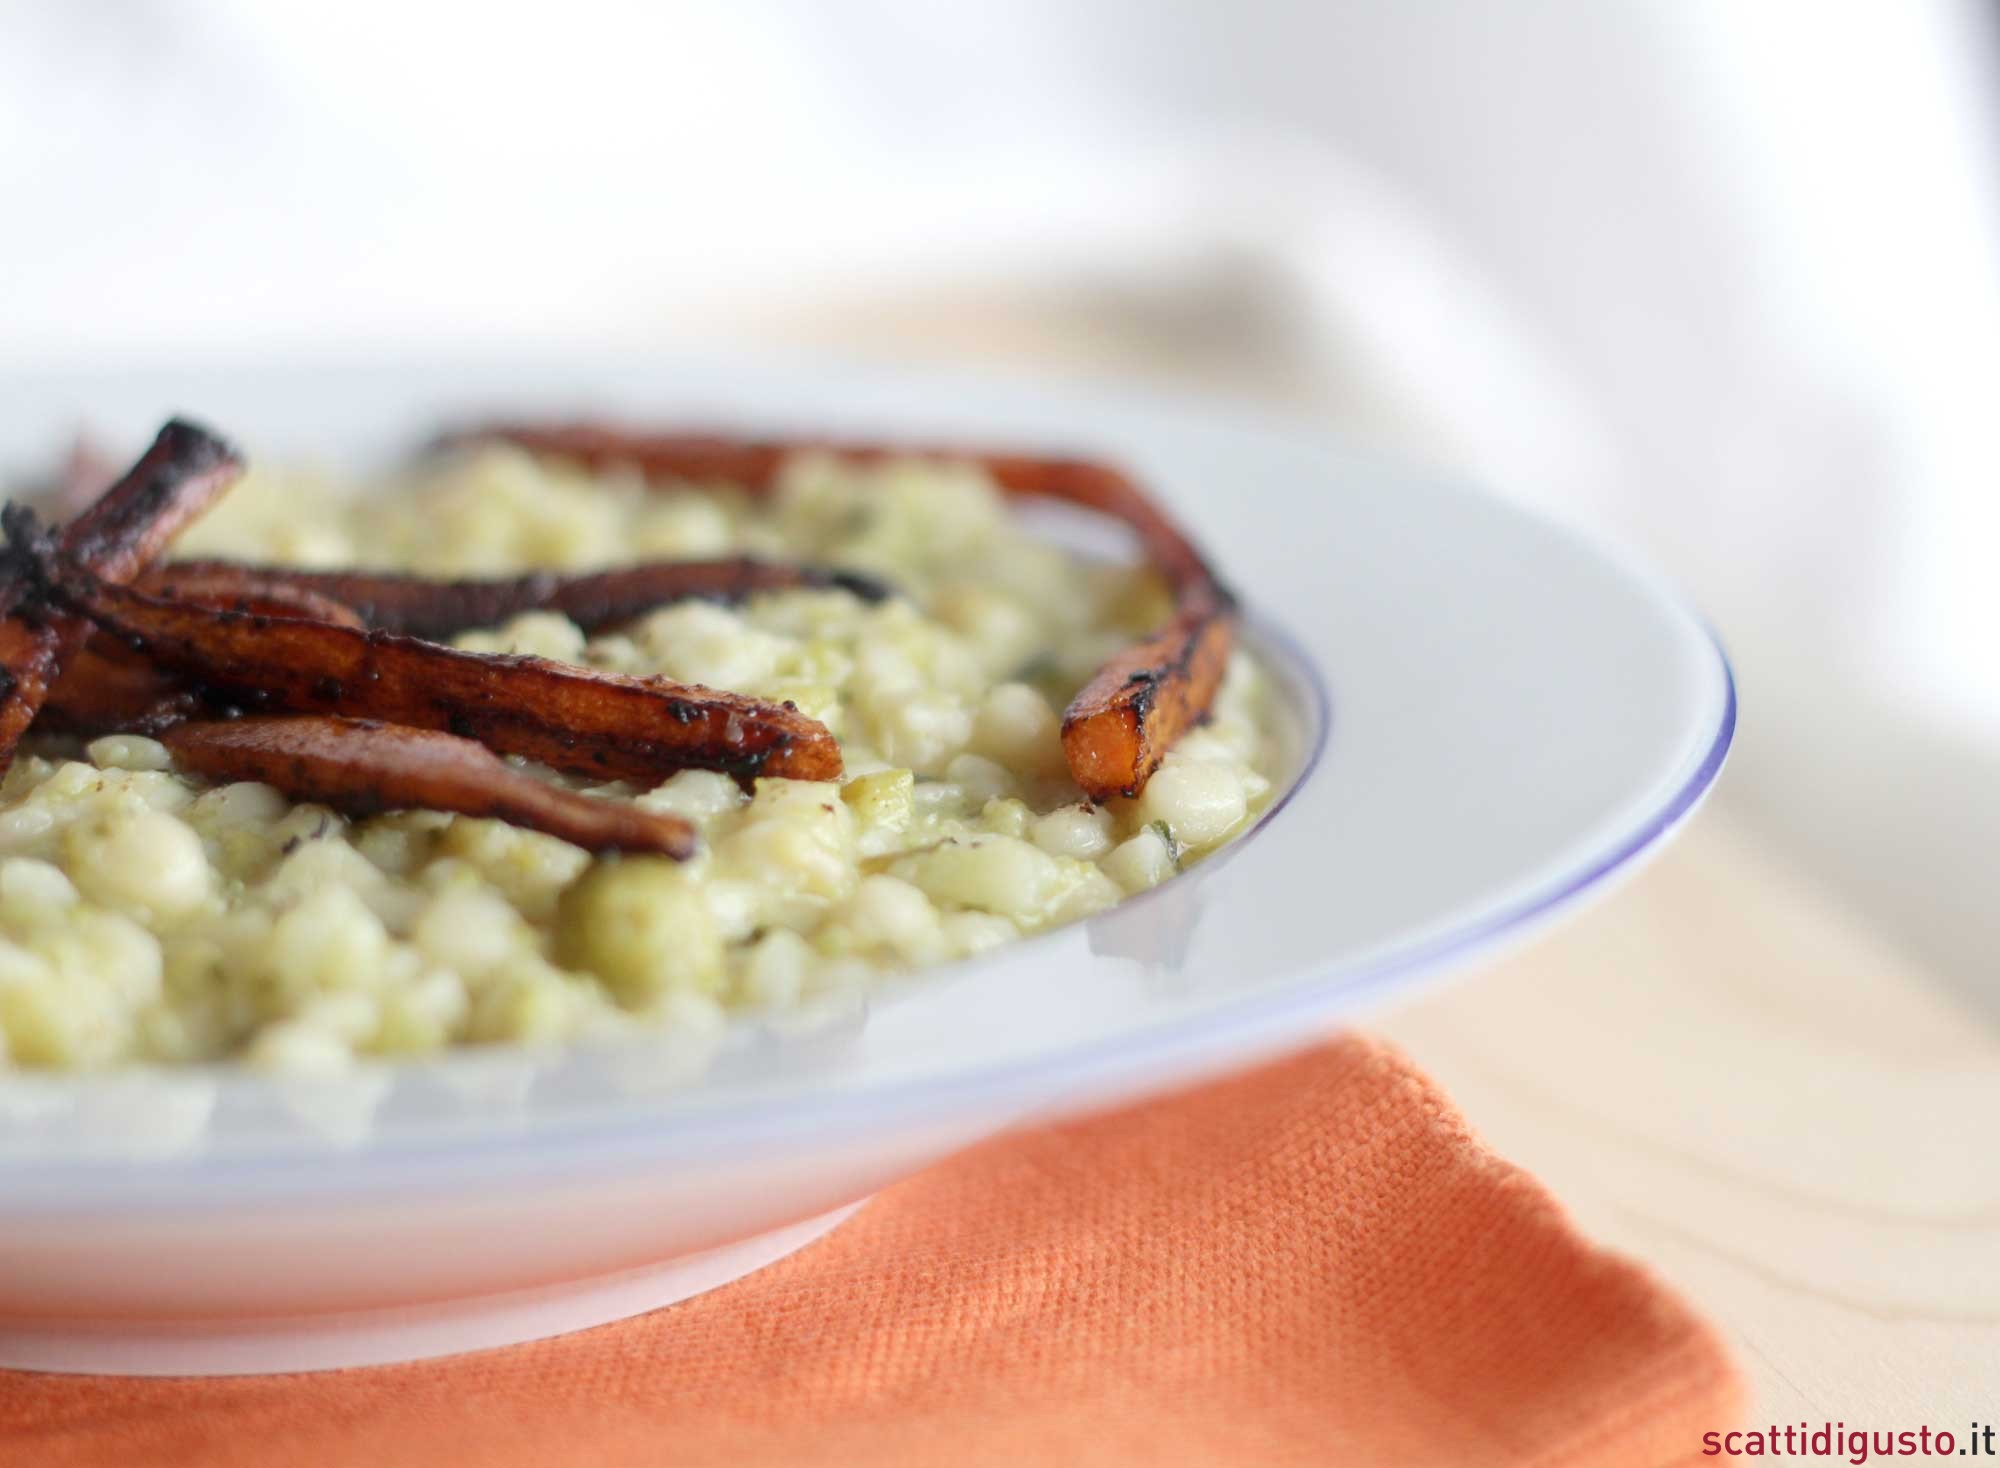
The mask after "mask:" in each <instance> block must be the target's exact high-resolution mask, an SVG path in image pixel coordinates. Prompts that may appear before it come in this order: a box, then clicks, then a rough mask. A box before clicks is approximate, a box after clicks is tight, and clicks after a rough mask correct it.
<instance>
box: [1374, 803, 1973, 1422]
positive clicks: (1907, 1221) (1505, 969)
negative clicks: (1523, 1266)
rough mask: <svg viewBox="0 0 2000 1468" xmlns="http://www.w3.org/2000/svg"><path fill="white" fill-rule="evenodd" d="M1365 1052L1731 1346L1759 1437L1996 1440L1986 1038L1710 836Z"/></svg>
mask: <svg viewBox="0 0 2000 1468" xmlns="http://www.w3.org/2000/svg"><path fill="white" fill-rule="evenodd" d="M1377 1028H1378V1029H1379V1030H1380V1031H1382V1032H1383V1033H1386V1034H1387V1035H1389V1036H1390V1037H1392V1038H1393V1039H1394V1040H1396V1041H1397V1042H1398V1043H1399V1044H1401V1045H1402V1046H1403V1047H1404V1048H1405V1049H1406V1050H1408V1051H1409V1052H1410V1054H1412V1055H1413V1056H1414V1057H1415V1058H1416V1059H1417V1060H1418V1062H1419V1063H1420V1064H1422V1065H1423V1066H1424V1067H1425V1068H1426V1069H1427V1070H1428V1071H1430V1073H1431V1074H1432V1075H1433V1076H1435V1077H1436V1078H1437V1079H1438V1080H1439V1081H1440V1082H1441V1083H1442V1084H1443V1085H1444V1086H1445V1088H1446V1089H1447V1090H1448V1091H1449V1092H1450V1093H1451V1094H1452V1096H1453V1097H1454V1098H1455V1099H1456V1100H1457V1102H1458V1104H1459V1105H1460V1107H1461V1108H1463V1110H1464V1111H1465V1113H1466V1115H1467V1116H1468V1117H1469V1118H1470V1119H1471V1121H1472V1123H1473V1125H1474V1126H1475V1127H1476V1128H1478V1129H1479V1130H1480V1131H1481V1132H1482V1133H1483V1134H1484V1135H1485V1137H1486V1138H1487V1140H1488V1141H1489V1142H1491V1144H1492V1145H1493V1146H1494V1148H1495V1149H1496V1150H1497V1151H1499V1152H1500V1153H1501V1154H1503V1155H1504V1156H1507V1157H1509V1158H1511V1159H1513V1160H1514V1161H1516V1162H1518V1163H1520V1164H1521V1165H1522V1166H1524V1167H1526V1168H1527V1169H1528V1170H1529V1171H1531V1172H1533V1173H1534V1174H1536V1175H1537V1176H1538V1177H1540V1178H1541V1179H1542V1180H1543V1181H1544V1182H1545V1183H1546V1184H1547V1185H1548V1186H1549V1187H1550V1188H1551V1189H1552V1190H1553V1191H1554V1192H1555V1194H1556V1196H1557V1197H1559V1198H1561V1199H1562V1200H1563V1201H1564V1202H1565V1203H1566V1204H1567V1205H1568V1206H1569V1207H1570V1209H1571V1210H1572V1211H1573V1212H1574V1214H1575V1215H1576V1218H1577V1220H1578V1222H1579V1223H1580V1224H1581V1225H1582V1227H1583V1228H1584V1230H1585V1231H1586V1232H1587V1233H1588V1234H1590V1235H1591V1236H1592V1237H1593V1238H1595V1239H1597V1240H1599V1241H1601V1242H1603V1243H1606V1244H1609V1245H1611V1246H1613V1247H1615V1248H1617V1249H1619V1250H1621V1251H1623V1252H1624V1253H1627V1254H1629V1255H1632V1256H1634V1257H1636V1258H1638V1259H1641V1260H1644V1261H1645V1262H1646V1263H1648V1264H1649V1265H1651V1266H1652V1267H1653V1268H1654V1269H1655V1270H1656V1271H1657V1272H1658V1273H1659V1274H1660V1275H1662V1276H1663V1277H1665V1278H1666V1279H1667V1280H1669V1281H1671V1282H1672V1283H1673V1284H1674V1285H1675V1286H1677V1287H1678V1288H1679V1289H1680V1290H1681V1291H1682V1292H1683V1293H1684V1294H1685V1295H1686V1296H1687V1297H1688V1298H1689V1299H1690V1300H1692V1301H1693V1302H1694V1303H1695V1304H1696V1305H1697V1306H1699V1307H1700V1308H1701V1309H1702V1310H1703V1311H1705V1312H1706V1313H1707V1314H1708V1315H1709V1316H1710V1317H1711V1318H1712V1319H1714V1320H1715V1321H1717V1322H1718V1323H1719V1324H1720V1325H1721V1326H1722V1327H1723V1328H1724V1330H1725V1332H1726V1334H1727V1336H1728V1337H1729V1339H1730V1340H1731V1342H1732V1343H1733V1345H1734V1347H1735V1349H1736V1352H1737V1355H1738V1359H1739V1361H1740V1363H1741V1364H1742V1366H1743V1368H1744V1370H1745V1371H1746V1373H1747V1374H1748V1376H1749V1378H1750V1380H1751V1381H1752V1383H1753V1398H1752V1401H1753V1410H1754V1412H1755V1415H1756V1419H1757V1420H1759V1421H1776V1422H1779V1423H1784V1422H1787V1421H1790V1422H1799V1421H1801V1420H1804V1421H1811V1422H1814V1423H1818V1422H1820V1421H1822V1420H1845V1421H1846V1422H1848V1423H1850V1424H1854V1425H1857V1426H1859V1425H1864V1424H1865V1425H1872V1426H1877V1427H1881V1428H1885V1429H1886V1428H1897V1429H1900V1428H1905V1427H1908V1428H1916V1427H1919V1426H1922V1425H1925V1424H1929V1425H1931V1426H1936V1427H1946V1428H1950V1429H1953V1430H1954V1431H1956V1430H1958V1429H1960V1428H1961V1427H1962V1425H1963V1424H1964V1423H1967V1422H1970V1421H1973V1420H1979V1421H1983V1422H1992V1421H1993V1420H1994V1418H1995V1416H2000V1398H1996V1395H1995V1386H1996V1383H2000V1148H1996V1146H1995V1145H1994V1137H1993V1132H1994V1122H1995V1119H1996V1118H2000V1038H1996V1037H1995V1036H1994V1035H1993V1034H1992V1033H1991V1032H1990V1031H1989V1030H1988V1029H1987V1028H1986V1027H1985V1026H1983V1025H1982V1024H1981V1023H1979V1022H1978V1021H1977V1020H1975V1019H1974V1018H1973V1017H1972V1016H1971V1015H1970V1014H1968V1013H1966V1012H1964V1011H1963V1010H1961V1009H1960V1008H1959V1007H1958V1006H1957V1004H1956V1003H1955V1001H1953V1000H1952V999H1951V998H1949V997H1948V996H1947V994H1946V992H1945V991H1944V990H1943V989H1942V988H1941V987H1940V986H1939V985H1937V984H1936V983H1934V982H1932V981H1931V980H1930V979H1929V978H1928V977H1927V976H1926V975H1925V974H1923V973H1922V972H1921V971H1919V970H1918V969H1917V968H1915V967H1914V966H1912V965H1911V964H1910V963H1909V962H1908V961H1907V960H1906V959H1904V958H1903V957H1902V956H1901V955H1899V954H1898V953H1896V952H1895V951H1893V950H1892V949H1891V948H1890V947H1889V946H1888V945H1887V944H1885V943H1884V942H1883V941H1882V940H1881V939H1880V937H1879V936H1877V935H1876V934H1874V933H1872V932H1870V931H1869V930H1868V929H1867V928H1866V927H1865V926H1864V925H1862V924H1860V923H1858V922H1857V921H1855V920H1854V919H1853V918H1851V917H1850V916H1848V915H1847V914H1845V913H1843V912H1842V911H1841V910H1840V909H1839V908H1838V907H1837V906H1836V905H1834V904H1833V903H1832V902H1830V901H1829V900H1828V899H1827V898H1825V897H1824V896H1823V895H1821V894H1820V893H1818V892H1816V891H1815V890H1813V889H1812V888H1811V887H1810V886H1809V885H1807V884H1805V883H1804V882H1802V881H1801V880H1800V879H1798V878H1797V877H1796V876H1794V875H1793V874H1792V873H1791V872H1790V871H1789V870H1788V869H1787V867H1786V866H1785V864H1784V863H1783V862H1781V861H1779V860H1777V859H1776V858H1775V857H1774V856H1772V855H1771V854H1770V853H1769V852H1768V851H1765V850H1762V849H1760V848H1759V847H1758V846H1757V844H1756V843H1755V842H1754V841H1753V840H1752V839H1751V838H1750V837H1749V836H1748V835H1747V833H1746V832H1745V831H1743V830H1742V829H1741V828H1740V827H1738V826H1737V825H1736V824H1735V823H1734V822H1733V821H1732V820H1731V818H1730V816H1729V815H1728V814H1727V813H1726V811H1714V810H1711V811H1709V812H1707V813H1705V814H1703V815H1699V816H1697V817H1696V818H1695V821H1694V823H1693V824H1692V825H1691V826H1690V827H1689V828H1688V829H1687V831H1686V832H1685V833H1684V834H1683V836H1682V837H1681V839H1680V840H1679V842H1678V843H1676V844H1675V845H1673V846H1672V847H1670V848H1668V849H1667V851H1665V852H1664V853H1663V854H1662V855H1660V856H1659V857H1658V858H1657V859H1656V860H1655V862H1654V863H1653V864H1652V865H1651V866H1650V867H1648V868H1647V869H1646V870H1644V871H1642V872H1641V873H1640V874H1639V875H1638V876H1637V877H1636V878H1634V879H1633V880H1632V882H1631V883H1630V884H1629V885H1627V886H1626V887H1625V888H1624V889H1622V890H1621V891H1619V892H1617V893H1616V894H1614V895H1613V896H1612V897H1610V898H1609V899H1607V900H1606V901H1604V902H1603V903H1601V904H1600V905H1599V906H1597V907H1595V908H1593V909H1590V910H1589V911H1587V912H1586V913H1584V914H1583V915H1582V916H1581V917H1579V918H1578V919H1576V920H1575V921H1574V922H1572V923H1571V924H1570V925H1569V926H1567V927H1564V928H1562V929H1559V930H1558V931H1557V932H1555V933H1554V934H1553V935H1552V936H1549V937H1546V938H1544V939H1541V940H1539V941H1537V942H1535V943H1533V944H1532V945H1531V946H1530V947H1528V948H1527V949H1525V950H1523V951H1521V952H1519V953H1517V954H1516V955H1514V956H1513V957H1511V958H1508V959H1506V960H1504V961H1502V962H1501V963H1499V964H1497V965H1495V966H1493V967H1491V968H1488V969H1486V970H1483V971H1480V972H1477V973H1475V974H1473V975H1471V976H1470V977H1469V978H1467V979H1466V981H1465V982H1463V983H1461V984H1459V985H1457V986H1455V987H1450V988H1446V989H1443V990H1440V991H1438V992H1437V993H1436V994H1434V995H1433V996H1431V997H1428V998H1426V999H1423V1000H1420V1001H1418V1002H1417V1003H1416V1004H1415V1005H1413V1006H1411V1007H1410V1008H1407V1009H1404V1010H1401V1011H1398V1012H1396V1013H1393V1014H1391V1015H1389V1016H1387V1017H1385V1018H1384V1020H1383V1021H1382V1022H1381V1023H1380V1024H1379V1025H1378V1026H1377Z"/></svg>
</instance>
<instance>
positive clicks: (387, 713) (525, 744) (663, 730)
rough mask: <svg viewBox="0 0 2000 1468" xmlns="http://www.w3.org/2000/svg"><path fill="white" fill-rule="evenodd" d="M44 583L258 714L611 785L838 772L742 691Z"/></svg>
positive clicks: (143, 651)
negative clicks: (533, 765) (530, 764)
mask: <svg viewBox="0 0 2000 1468" xmlns="http://www.w3.org/2000/svg"><path fill="white" fill-rule="evenodd" d="M45 562H46V558H45ZM44 574H45V575H46V576H47V577H48V580H49V585H50V590H51V594H52V595H54V596H55V597H56V598H57V599H58V600H59V601H60V602H61V603H62V604H63V605H64V606H66V607H68V608H69V609H70V610H72V611H75V612H77V613H79V614H81V615H83V616H86V617H88V618H90V619H91V621H93V622H95V623H96V624H97V625H98V626H99V627H101V628H103V629H104V631H106V632H107V633H109V634H111V635H112V636H114V637H116V638H117V639H119V640H120V641H122V642H123V643H125V645H126V646H127V647H129V648H131V649H132V650H133V651H134V652H136V653H139V654H140V655H141V656H143V657H145V658H146V659H148V660H149V661H151V662H155V663H158V664H160V665H162V666H165V667H168V668H172V669H174V670H176V671H177V672H180V673H182V674H184V675H185V676H186V677H187V678H189V679H190V680H192V681H193V682H195V683H197V684H199V685H200V686H201V687H202V688H203V689H204V690H205V691H208V692H210V693H211V694H214V695H225V696H228V697H230V698H233V699H234V700H236V701H237V702H238V703H239V704H240V705H241V706H242V707H243V708H245V709H248V710H254V711H259V712H280V711H282V712H286V713H314V714H334V713H339V714H349V715H353V716H356V717H359V718H367V719H380V720H384V721H386V722H389V723H395V724H407V725H409V726H410V727H412V728H418V729H438V730H443V731H445V732H448V733H452V734H459V735H462V736H465V737H468V738H472V739H477V740H478V741H479V742H480V743H482V744H485V745H487V746H489V747H490V748H493V749H496V750H499V751H500V752H502V753H506V754H519V755H525V756H527V757H528V758H530V759H537V760H540V761H542V762H543V763H544V764H547V765H551V766H553V767H555V768H557V769H561V770H569V771H571V772H573V773H576V774H582V775H589V776H594V777H596V778H598V779H630V780H640V781H647V782H651V781H657V780H659V779H662V778H664V777H665V776H666V775H667V774H669V773H671V772H672V771H675V770H680V769H687V768H690V767H696V768H702V769H714V770H721V771H724V772H725V773H727V774H730V775H734V776H736V777H737V778H738V779H742V780H747V779H751V778H753V777H755V776H758V775H783V776H788V777H790V778H793V779H800V780H827V779H832V778H834V777H835V776H837V775H839V774H840V770H841V763H840V746H839V744H838V743H837V742H836V741H835V740H834V737H833V735H832V734H831V733H829V732H828V730H827V729H826V727H825V726H824V725H823V724H820V723H818V722H816V721H815V720H813V719H809V718H807V717H806V716H805V715H804V714H802V713H800V712H799V711H798V710H797V709H795V708H792V707H789V706H782V705H777V704H769V703H764V702H761V701H759V700H757V699H754V698H747V697H745V696H743V695H741V694H734V693H718V692H714V691H712V690H710V689H706V688H700V687H685V686H682V685H680V684H675V683H670V682H668V681H666V680H665V679H659V678H627V677H622V676H619V675H617V674H612V673H597V672H589V671H586V670H584V669H581V668H574V667H570V666H567V665H565V664H562V663H553V662H548V661H545V660H544V659H541V658H528V657H495V656H490V655H487V654H482V653H469V652H460V651H458V650H457V649H455V648H449V647H444V646H441V645H439V644H437V643H434V642H424V641H422V640H420V639H418V638H414V637H404V636H401V635H399V634H396V633H390V632H380V631H371V632H364V631H360V630H358V629H356V628H353V627H343V626H339V625H336V624H334V623H330V622H315V621H307V620H304V619H301V618H293V617H273V616H266V615H264V614H261V613H250V612H232V611H223V610H218V609H216V608H212V607H203V606H198V605H194V604H191V603H187V602H178V601H168V600H164V599H162V598H159V597H154V596H148V595H146V594H145V593H144V592H139V591H134V590H132V589H130V588H129V587H120V586H112V585H109V584H107V583H105V582H101V581H96V580H94V579H92V578H90V577H88V576H85V575H83V574H81V573H80V572H78V571H76V570H75V569H74V568H70V567H65V566H63V565H62V564H60V563H59V562H57V563H54V564H46V565H45V571H44Z"/></svg>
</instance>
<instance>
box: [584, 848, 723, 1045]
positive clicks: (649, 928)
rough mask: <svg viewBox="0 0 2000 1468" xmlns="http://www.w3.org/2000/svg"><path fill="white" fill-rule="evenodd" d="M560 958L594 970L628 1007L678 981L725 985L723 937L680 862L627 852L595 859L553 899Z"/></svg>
mask: <svg viewBox="0 0 2000 1468" xmlns="http://www.w3.org/2000/svg"><path fill="white" fill-rule="evenodd" d="M556 948H557V957H558V959H559V960H560V961H561V962H562V963H565V964H567V965H569V966H570V967H573V968H580V969H584V970H586V971H588V972H590V973H594V974H596V975H597V976H598V977H599V978H600V979H602V980H603V981H604V985H605V987H606V988H608V989H609V990H610V991H611V992H612V993H613V994H614V995H616V996H617V998H618V1000H619V1002H620V1003H621V1004H624V1005H626V1006H627V1007H628V1008H640V1007H644V1006H646V1005H649V1004H651V1003H652V1002H653V1001H655V1000H657V999H659V998H660V997H661V996H662V995H665V994H667V993H670V992H672V991H674V990H677V989H688V990H693V991H695V992H697V993H703V994H715V993H718V992H720V990H721V989H722V986H723V982H724V971H723V954H722V938H721V935H720V934H718V933H717V931H716V927H715V921H714V919H713V918H711V917H710V916H709V912H708V907H707V905H706V904H705V903H704V902H703V901H702V899H701V894H700V893H699V892H697V891H696V890H695V889H694V887H693V886H692V885H691V884H690V883H689V882H688V881H687V880H686V878H685V877H684V876H683V874H682V873H681V871H680V869H679V867H678V866H676V864H675V863H673V862H671V861H667V860H664V859H660V858H628V859H626V860H623V861H615V862H605V863H602V864H600V865H598V866H595V867H592V868H591V869H590V870H589V871H587V872H585V873H584V875H583V876H582V878H580V879H579V880H578V881H576V882H575V883H573V884H572V885H571V886H570V887H569V888H568V889H567V890H566V891H565V892H564V893H563V895H562V897H561V899H560V901H559V902H558V903H557V906H556Z"/></svg>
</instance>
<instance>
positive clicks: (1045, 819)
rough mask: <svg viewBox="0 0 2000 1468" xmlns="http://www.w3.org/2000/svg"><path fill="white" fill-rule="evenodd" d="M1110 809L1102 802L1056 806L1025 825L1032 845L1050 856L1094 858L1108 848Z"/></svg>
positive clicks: (1075, 858) (1109, 840)
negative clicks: (1030, 824)
mask: <svg viewBox="0 0 2000 1468" xmlns="http://www.w3.org/2000/svg"><path fill="white" fill-rule="evenodd" d="M1111 824H1112V823H1111V812H1110V811H1108V810H1106V809H1105V808H1104V807H1103V806H1098V805H1085V804H1083V803H1081V802H1078V803H1077V804H1075V805H1064V806H1058V807H1057V808H1056V809H1054V810H1052V811H1050V812H1049V813H1048V814H1047V815H1045V816H1042V817H1040V818H1039V819H1038V820H1036V822H1035V823H1034V825H1033V826H1032V827H1031V828H1030V829H1029V833H1028V834H1029V836H1030V837H1031V838H1032V839H1033V841H1034V843H1035V845H1037V846H1039V847H1041V848H1042V850H1044V851H1046V852H1048V853H1049V855H1051V856H1067V857H1069V858H1071V859H1072V860H1075V861H1096V860H1097V859H1098V858H1099V857H1101V856H1103V855H1104V853H1105V852H1107V851H1109V850H1110V849H1111Z"/></svg>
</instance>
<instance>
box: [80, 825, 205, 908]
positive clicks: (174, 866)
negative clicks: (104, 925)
mask: <svg viewBox="0 0 2000 1468" xmlns="http://www.w3.org/2000/svg"><path fill="white" fill-rule="evenodd" d="M64 855H65V857H66V863H65V864H66V865H67V866H68V868H69V870H70V873H71V877H72V880H73V881H75V882H76V884H77V886H78V887H79V888H80V889H81V890H82V892H83V894H84V896H86V897H88V898H89V899H90V900H91V901H93V902H98V903H102V904H103V905H104V906H106V907H113V908H118V909H120V910H123V911H127V912H138V913H141V914H147V915H151V916H156V917H163V918H172V917H178V916H180V915H181V914H183V913H186V912H189V911H192V910H193V909H194V908H196V907H199V906H200V905H201V904H202V903H203V902H204V901H205V900H206V899H207V898H208V896H209V893H210V891H211V890H212V888H213V885H214V883H213V878H214V874H213V873H212V872H211V871H210V870H209V866H208V854H207V852H205V851H204V850H203V849H202V844H201V837H199V836H197V835H196V834H195V832H194V830H193V828H192V827H190V826H188V825H187V824H186V823H185V822H183V821H180V820H177V819H175V818H174V817H173V816H170V815H167V814H165V813H164V812H161V811H155V810H140V811H133V812H129V813H127V812H119V813H115V814H109V815H105V816H102V817H99V818H97V819H94V820H89V821H83V822H79V823H78V824H76V825H74V826H72V827H70V829H69V831H68V832H67V833H66V837H65V840H64Z"/></svg>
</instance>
